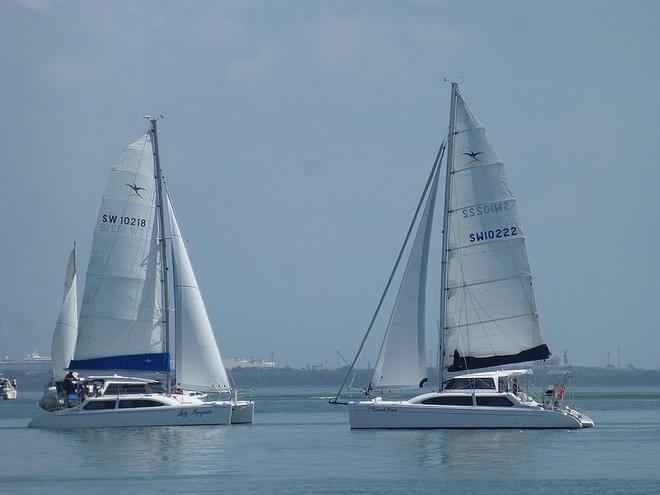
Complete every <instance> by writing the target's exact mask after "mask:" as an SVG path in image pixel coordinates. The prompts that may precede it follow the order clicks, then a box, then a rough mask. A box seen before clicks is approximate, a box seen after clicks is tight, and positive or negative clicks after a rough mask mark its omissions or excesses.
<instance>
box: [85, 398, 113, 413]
mask: <svg viewBox="0 0 660 495" xmlns="http://www.w3.org/2000/svg"><path fill="white" fill-rule="evenodd" d="M114 408H115V401H114V400H93V401H90V402H88V403H87V404H85V406H84V407H83V409H84V410H85V411H97V410H99V409H114Z"/></svg>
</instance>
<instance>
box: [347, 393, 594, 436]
mask: <svg viewBox="0 0 660 495" xmlns="http://www.w3.org/2000/svg"><path fill="white" fill-rule="evenodd" d="M348 416H349V421H350V425H351V428H352V429H371V428H384V429H405V428H409V429H414V428H448V429H450V428H460V429H468V428H479V429H487V428H516V429H518V428H561V429H566V428H571V429H572V428H585V427H590V426H593V421H592V420H591V418H589V417H587V416H585V415H583V414H580V413H578V412H577V411H573V410H570V409H568V408H566V409H553V410H549V409H543V408H542V407H540V406H539V407H506V408H503V407H483V406H482V407H480V406H467V407H460V406H439V405H427V404H413V403H409V402H407V401H382V400H378V401H361V402H349V404H348Z"/></svg>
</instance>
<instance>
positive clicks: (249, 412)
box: [231, 400, 254, 425]
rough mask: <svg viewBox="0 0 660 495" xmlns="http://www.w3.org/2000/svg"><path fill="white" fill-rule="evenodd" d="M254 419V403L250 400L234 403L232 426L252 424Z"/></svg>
mask: <svg viewBox="0 0 660 495" xmlns="http://www.w3.org/2000/svg"><path fill="white" fill-rule="evenodd" d="M253 418H254V402H252V401H249V400H239V401H235V402H232V407H231V424H233V425H236V424H245V423H252V419H253Z"/></svg>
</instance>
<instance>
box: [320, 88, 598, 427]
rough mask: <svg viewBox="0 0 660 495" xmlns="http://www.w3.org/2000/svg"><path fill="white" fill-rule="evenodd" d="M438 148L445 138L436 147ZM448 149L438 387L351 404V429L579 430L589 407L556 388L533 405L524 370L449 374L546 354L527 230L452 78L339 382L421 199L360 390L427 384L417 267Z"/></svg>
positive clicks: (422, 276) (422, 283) (421, 269)
mask: <svg viewBox="0 0 660 495" xmlns="http://www.w3.org/2000/svg"><path fill="white" fill-rule="evenodd" d="M445 144H446V145H445ZM445 148H446V151H447V160H446V178H445V201H444V208H443V225H444V230H443V236H442V264H441V284H440V285H441V292H440V294H441V296H440V308H439V309H440V322H441V323H440V329H439V330H440V331H439V334H440V336H439V349H438V357H439V359H438V361H439V363H438V365H439V366H438V368H439V374H440V377H439V381H440V387H439V390H438V391H437V392H430V393H424V394H422V395H418V396H416V397H414V398H412V399H409V400H386V399H383V398H381V397H374V398H368V399H367V400H360V401H351V402H348V403H347V404H348V412H349V421H350V426H351V428H356V429H360V428H583V427H589V426H593V424H594V423H593V421H592V420H591V419H590V418H589V417H587V416H586V415H584V414H582V413H580V412H578V411H576V410H574V409H571V408H569V407H567V406H565V405H564V404H563V399H564V393H565V384H560V385H559V386H558V387H556V388H555V389H554V390H553V391H551V392H549V394H546V396H545V398H544V399H543V400H540V401H537V400H535V399H534V398H532V397H531V396H530V395H528V394H527V393H524V392H523V391H522V390H521V387H520V386H519V384H518V378H520V377H521V376H523V375H525V374H528V373H531V370H498V371H490V372H481V373H468V374H462V375H460V376H453V378H451V379H449V380H448V381H446V378H447V377H446V374H447V373H456V372H465V371H470V370H475V369H480V368H494V367H499V366H501V365H505V364H512V363H520V362H525V361H536V360H544V359H547V358H548V357H549V356H550V351H549V349H548V347H547V345H545V344H544V343H543V340H542V338H541V332H540V329H539V319H538V314H537V310H536V303H535V301H534V292H533V290H532V277H531V273H530V269H529V264H528V260H527V252H526V248H525V238H524V236H523V230H522V228H521V225H520V220H519V217H518V208H517V205H516V200H515V198H514V197H513V195H512V193H511V190H510V189H509V185H508V181H507V178H506V175H505V172H504V165H503V163H502V161H501V160H500V158H499V157H498V156H497V154H496V152H495V149H494V148H493V146H492V144H491V142H490V141H489V140H488V138H487V137H486V132H485V129H484V127H483V126H482V125H481V124H480V123H479V121H478V120H477V119H476V118H475V117H474V115H473V114H472V112H471V111H470V109H469V108H468V106H467V104H466V103H465V101H464V100H463V98H462V96H461V95H460V93H459V91H458V85H457V84H456V83H452V91H451V108H450V120H449V134H448V137H447V139H446V141H445V142H443V144H442V146H441V147H440V151H439V152H438V155H437V157H436V160H435V163H434V165H433V169H432V171H431V175H430V176H429V178H428V181H427V183H426V187H425V189H424V193H423V194H422V197H421V198H420V201H419V204H418V206H417V210H416V212H415V215H414V217H413V221H412V223H411V225H410V228H409V230H408V234H407V235H406V240H405V241H404V244H403V246H402V248H401V251H400V252H399V256H398V258H397V261H396V263H395V265H394V269H393V270H392V273H391V275H390V278H389V280H388V282H387V285H386V288H385V291H384V292H383V295H382V296H381V299H380V302H379V304H378V306H377V309H376V312H375V314H374V316H373V318H372V320H371V324H370V325H369V328H368V330H367V332H366V335H365V336H364V339H363V341H362V343H361V345H360V348H359V350H358V353H357V355H356V356H355V359H354V360H353V363H352V365H351V366H350V367H349V371H348V373H347V374H346V379H345V380H344V383H343V384H342V386H341V387H340V390H339V392H338V393H337V396H336V397H335V398H334V399H331V401H330V402H331V403H335V404H336V403H341V402H340V401H339V398H340V396H341V393H342V391H343V389H344V387H345V385H346V382H347V379H348V376H349V375H350V373H351V370H352V369H353V367H354V365H355V363H356V362H357V359H358V357H359V356H360V353H361V352H362V350H363V348H364V345H365V342H366V340H367V337H368V335H369V333H370V331H371V329H372V327H373V324H374V321H375V320H376V317H377V315H378V312H379V310H380V308H381V305H382V303H383V300H384V299H385V296H386V294H387V291H388V289H389V286H390V284H391V282H392V279H393V277H394V274H395V273H396V271H397V267H398V265H399V262H400V260H401V257H402V255H403V252H404V250H405V248H406V244H407V242H408V240H409V238H410V234H411V233H412V230H413V228H414V225H415V223H416V219H417V217H418V215H419V212H420V210H421V207H422V205H423V204H424V200H425V199H426V205H425V206H424V210H423V212H422V215H421V218H420V220H419V222H418V227H417V233H416V235H415V238H414V241H413V244H412V247H411V249H410V254H409V259H408V263H407V266H406V269H405V271H404V273H403V276H402V280H401V285H400V288H399V292H398V294H397V297H396V300H395V303H394V308H393V310H392V314H391V316H390V320H389V324H388V326H387V330H386V333H385V337H384V340H383V343H382V346H381V350H380V353H379V355H378V361H377V363H376V366H375V368H374V372H373V376H372V379H371V382H370V383H369V386H368V387H367V388H366V389H365V391H366V393H367V395H371V392H372V391H374V390H388V389H390V390H391V389H402V388H415V387H422V386H423V385H424V383H426V381H427V368H426V350H425V330H424V320H425V316H426V311H425V309H426V307H425V304H426V303H425V301H426V278H427V277H426V272H427V261H428V255H429V244H430V238H431V229H432V225H433V213H434V207H435V199H436V193H437V188H438V182H439V177H440V163H441V161H442V158H443V155H444V152H445Z"/></svg>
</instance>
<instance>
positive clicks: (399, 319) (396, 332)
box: [371, 167, 440, 388]
mask: <svg viewBox="0 0 660 495" xmlns="http://www.w3.org/2000/svg"><path fill="white" fill-rule="evenodd" d="M439 175H440V173H439V167H438V169H436V171H435V178H434V179H433V185H432V186H431V189H430V191H429V193H428V197H427V200H426V206H425V207H424V213H423V214H422V217H421V219H420V222H419V226H418V228H417V233H416V235H415V241H414V243H413V245H412V248H411V250H410V255H409V258H408V263H407V265H406V270H405V272H404V274H403V278H402V279H401V285H400V287H399V292H398V294H397V297H396V301H395V303H394V308H393V310H392V314H391V315H390V320H389V324H388V327H387V331H386V333H385V338H384V340H383V344H382V347H381V350H380V353H379V355H378V360H377V362H376V367H375V368H374V375H373V378H372V380H371V387H373V388H407V387H421V386H423V385H424V382H426V380H427V376H426V369H427V368H426V350H425V348H426V345H425V330H424V326H425V325H424V322H425V310H426V270H427V266H428V254H429V243H430V239H431V230H432V225H433V212H434V210H435V198H436V193H437V189H438V177H439Z"/></svg>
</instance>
